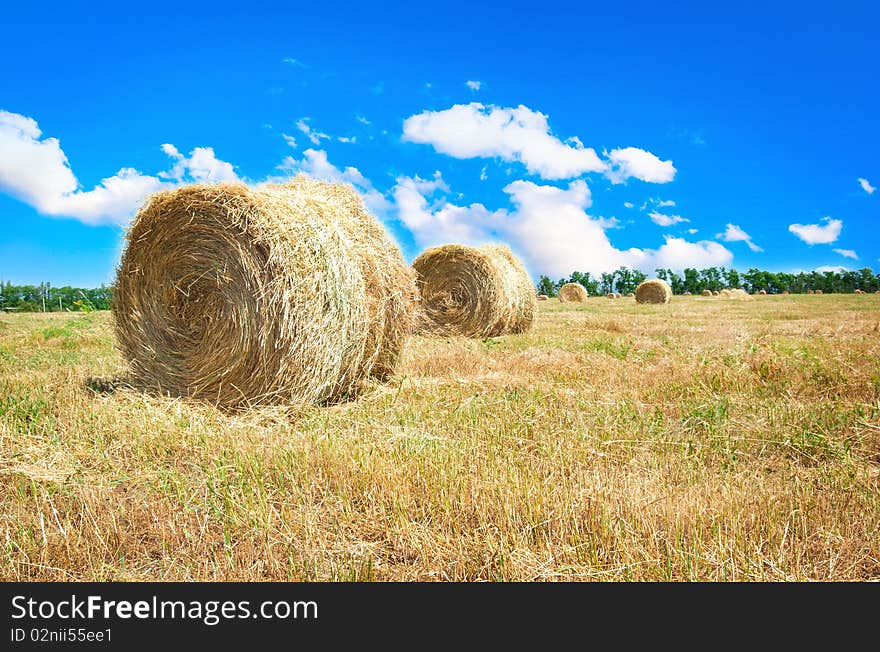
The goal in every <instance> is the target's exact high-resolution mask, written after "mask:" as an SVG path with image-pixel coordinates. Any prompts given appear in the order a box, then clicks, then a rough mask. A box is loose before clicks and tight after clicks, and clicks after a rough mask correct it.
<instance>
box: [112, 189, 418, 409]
mask: <svg viewBox="0 0 880 652" xmlns="http://www.w3.org/2000/svg"><path fill="white" fill-rule="evenodd" d="M126 242H127V244H126V248H125V250H124V252H123V254H122V258H121V261H120V265H119V268H118V270H117V275H116V293H115V298H114V301H113V307H112V310H113V322H114V329H115V332H116V338H117V342H118V346H119V349H120V351H121V353H122V355H123V357H124V358H125V359H126V360H127V361H128V363H129V366H130V371H131V375H132V379H133V380H134V381H135V382H136V383H138V384H142V385H144V386H149V387H154V388H158V389H160V390H161V391H163V392H165V393H168V394H171V395H175V396H180V397H191V398H196V399H201V400H205V401H209V402H212V403H214V404H216V405H218V406H222V407H224V408H230V409H232V408H238V407H248V406H252V405H260V404H288V405H290V404H293V405H303V404H328V403H334V402H339V401H342V400H349V399H352V398H354V397H356V396H357V395H358V394H360V393H361V392H362V391H363V389H364V383H365V381H367V380H369V379H375V380H379V381H384V380H387V379H388V378H389V377H390V376H391V375H392V373H393V371H394V367H395V365H396V363H397V360H398V358H399V355H400V352H401V349H402V347H403V344H404V342H405V341H406V338H407V337H408V335H409V332H410V330H411V326H412V322H413V318H414V314H415V297H416V290H415V279H414V275H413V273H412V270H410V269H409V266H408V265H407V264H406V262H405V261H404V259H403V256H402V255H401V253H400V249H399V248H398V246H397V244H396V243H395V242H394V241H393V240H392V239H391V237H390V236H389V235H388V233H387V232H386V231H385V229H384V227H383V226H382V225H381V223H380V222H379V221H378V220H376V218H374V217H373V216H372V215H370V214H369V213H368V212H367V211H366V209H365V208H364V205H363V202H362V200H361V198H360V196H359V195H358V194H357V192H356V191H355V190H354V188H352V187H351V186H348V185H340V184H330V183H324V182H320V181H315V180H313V179H310V178H308V177H306V176H298V177H296V178H295V179H293V180H292V181H290V182H289V183H284V184H266V185H263V186H260V187H258V188H249V187H248V186H246V185H244V184H241V183H222V184H200V185H192V186H184V187H181V188H177V189H174V190H166V191H161V192H157V193H155V194H153V195H152V196H151V197H150V198H149V199H148V200H147V201H146V203H145V204H144V206H143V207H142V208H141V209H140V210H139V211H138V213H137V215H136V216H135V218H134V221H133V222H132V225H131V227H130V229H129V231H128V233H127V235H126Z"/></svg>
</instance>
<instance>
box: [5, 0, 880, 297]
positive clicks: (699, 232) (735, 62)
mask: <svg viewBox="0 0 880 652" xmlns="http://www.w3.org/2000/svg"><path fill="white" fill-rule="evenodd" d="M687 4H688V3H684V4H682V5H680V6H675V7H673V6H667V5H665V4H662V5H661V4H658V3H640V2H630V3H626V4H625V5H620V6H616V7H611V6H608V5H607V4H605V3H603V4H597V5H594V6H590V5H587V4H583V3H581V4H575V3H572V4H569V5H562V4H554V3H542V4H541V5H539V6H538V5H535V4H534V3H523V4H517V3H511V2H505V3H498V4H496V5H493V6H484V7H475V6H473V5H472V4H471V3H461V4H456V3H454V2H449V3H444V4H442V5H436V4H427V5H420V4H419V3H400V4H393V3H384V4H383V5H381V6H367V5H366V4H364V3H352V4H351V5H349V6H347V7H346V6H344V5H343V4H340V3H326V6H324V5H316V4H314V3H312V4H309V5H305V6H299V7H285V6H283V5H282V4H275V3H272V4H270V3H262V2H250V3H247V4H246V5H244V6H242V5H241V4H230V5H228V6H224V5H223V3H217V2H214V3H212V4H210V5H205V6H198V5H196V4H191V5H182V4H162V3H153V4H151V5H149V6H144V5H125V4H122V5H119V4H112V5H110V4H108V5H106V6H103V7H102V6H101V5H98V4H95V3H89V4H87V5H83V6H80V7H74V6H68V5H58V6H57V7H52V6H46V5H42V6H34V7H24V6H7V7H6V8H5V9H4V21H3V26H2V27H0V35H2V38H0V61H2V62H3V64H2V65H3V72H2V83H0V227H2V230H0V278H3V279H7V280H12V281H13V282H15V283H38V282H40V281H43V280H47V281H51V282H52V283H53V284H56V285H61V284H67V283H71V284H77V285H97V284H100V283H102V282H109V281H110V280H111V279H112V275H113V270H114V267H115V265H116V262H117V260H118V256H119V253H120V251H121V247H122V234H123V233H124V226H125V224H127V222H128V221H129V219H130V217H131V215H132V214H133V212H134V211H135V210H136V208H137V206H138V205H139V204H140V202H141V201H142V199H143V196H144V195H145V194H146V193H148V192H151V191H153V190H156V189H159V188H162V187H171V186H174V185H176V184H180V183H189V182H194V181H223V180H234V179H239V180H242V181H245V182H247V183H253V184H257V183H260V182H263V181H265V180H267V179H269V180H272V179H278V178H284V177H285V176H287V175H290V174H295V173H297V172H306V173H310V174H313V175H315V176H319V177H323V178H328V179H334V180H342V181H347V182H350V183H353V184H354V185H355V186H356V187H357V188H358V189H359V190H360V191H361V192H362V194H363V195H364V197H365V200H366V202H367V204H368V206H369V207H370V208H371V209H372V210H373V212H374V213H376V214H377V215H378V216H379V217H380V218H381V219H382V220H383V221H384V222H385V224H386V225H387V226H388V228H389V229H390V230H391V231H392V233H393V234H394V235H395V237H396V238H397V240H398V241H399V242H400V244H401V247H402V249H403V251H404V254H405V255H406V256H407V258H408V259H411V258H413V257H414V256H415V255H417V254H418V252H419V251H420V250H421V249H422V248H423V247H425V246H429V245H433V244H439V243H444V242H466V243H472V244H478V243H480V242H488V241H502V242H507V243H508V244H510V245H511V246H512V247H513V248H514V250H515V251H516V252H517V253H518V254H520V255H521V256H522V257H523V259H524V261H525V262H526V264H527V266H528V267H529V269H530V271H531V272H532V273H533V275H536V276H537V275H538V274H541V273H547V274H550V275H551V276H553V277H554V278H556V277H559V276H561V275H563V274H566V275H567V274H568V273H569V272H571V271H573V270H575V269H578V270H581V271H592V272H599V271H603V270H607V269H612V268H616V267H617V266H619V265H629V266H635V267H641V268H643V269H645V270H646V271H648V272H650V271H651V270H653V268H654V267H656V266H660V265H662V266H664V267H674V268H681V267H684V266H697V267H702V266H706V265H709V264H719V265H727V266H730V265H733V266H735V267H737V268H739V269H743V270H744V269H747V268H749V267H753V266H756V267H761V268H765V269H771V270H777V271H783V270H784V271H793V270H802V269H803V270H809V269H814V268H819V267H827V266H832V267H834V266H844V267H848V268H861V267H865V266H868V267H872V268H874V269H878V268H880V262H878V258H880V238H878V237H877V232H878V224H880V192H875V191H874V190H873V188H874V187H875V186H878V187H880V159H878V156H877V151H878V149H880V136H878V129H877V115H878V111H877V108H878V106H880V90H878V89H880V83H878V81H877V79H876V77H877V68H878V61H880V45H878V41H880V39H878V38H877V28H878V25H880V20H878V19H880V9H878V6H877V3H867V2H865V3H846V2H841V3H835V4H834V5H833V6H831V7H820V6H818V5H815V6H811V5H808V4H805V3H797V4H795V3H773V2H762V3H754V4H750V3H740V4H738V5H737V6H736V7H735V9H733V8H731V9H721V8H717V7H708V6H706V5H707V4H709V3H692V4H690V6H687ZM671 202H674V204H673V203H671Z"/></svg>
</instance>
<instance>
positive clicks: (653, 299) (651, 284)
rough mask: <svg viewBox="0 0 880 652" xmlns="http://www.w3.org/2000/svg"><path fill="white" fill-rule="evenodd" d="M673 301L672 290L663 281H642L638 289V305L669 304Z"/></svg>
mask: <svg viewBox="0 0 880 652" xmlns="http://www.w3.org/2000/svg"><path fill="white" fill-rule="evenodd" d="M671 299H672V289H671V288H670V287H669V284H668V283H667V282H666V281H663V280H661V279H653V280H650V281H642V282H641V283H639V286H638V287H637V288H636V303H669V302H670V300H671Z"/></svg>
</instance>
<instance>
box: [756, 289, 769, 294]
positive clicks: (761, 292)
mask: <svg viewBox="0 0 880 652" xmlns="http://www.w3.org/2000/svg"><path fill="white" fill-rule="evenodd" d="M758 294H767V290H758Z"/></svg>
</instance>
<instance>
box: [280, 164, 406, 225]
mask: <svg viewBox="0 0 880 652" xmlns="http://www.w3.org/2000/svg"><path fill="white" fill-rule="evenodd" d="M277 169H278V170H280V171H281V172H282V173H283V176H282V177H274V178H270V179H269V180H270V181H283V180H284V179H285V178H287V177H289V176H292V175H295V174H299V173H303V174H307V175H309V176H310V177H314V178H315V179H320V180H322V181H330V182H333V183H350V184H351V185H353V186H354V187H355V188H356V189H357V191H358V192H359V193H360V194H361V196H362V197H363V199H364V204H366V206H367V208H369V209H370V210H371V211H373V212H374V213H376V214H378V215H379V216H382V217H384V216H385V215H386V214H387V213H388V211H389V209H390V207H391V204H390V202H389V201H388V199H387V198H386V197H385V195H383V194H382V193H381V192H379V191H378V190H376V189H375V188H374V187H373V184H372V183H371V182H370V180H369V179H367V178H366V177H365V176H364V175H363V174H362V173H361V171H360V170H358V169H357V168H356V167H353V166H351V165H349V166H347V167H346V168H344V169H339V168H338V167H336V166H335V165H333V163H331V162H330V161H329V160H328V158H327V152H325V151H324V150H319V149H307V150H306V151H304V152H303V156H302V158H299V159H297V158H295V157H293V156H288V157H286V158H285V159H284V160H283V161H282V162H281V164H280V165H279V166H278V168H277Z"/></svg>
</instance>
